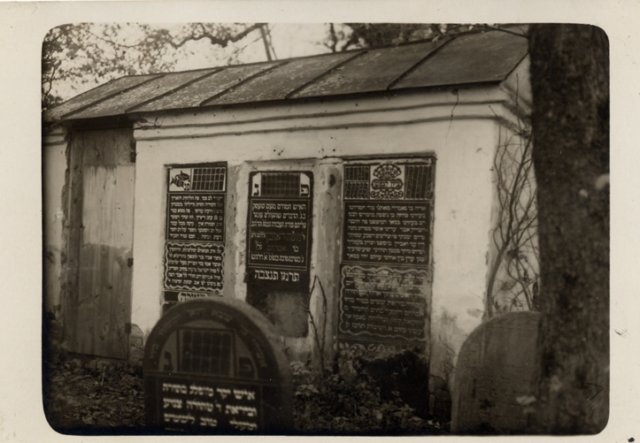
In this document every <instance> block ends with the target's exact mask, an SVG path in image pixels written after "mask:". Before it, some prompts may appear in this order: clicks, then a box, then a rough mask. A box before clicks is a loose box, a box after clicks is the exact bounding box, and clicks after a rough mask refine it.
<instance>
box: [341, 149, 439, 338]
mask: <svg viewBox="0 0 640 443" xmlns="http://www.w3.org/2000/svg"><path fill="white" fill-rule="evenodd" d="M432 166H433V165H432V161H431V159H422V160H414V161H409V160H393V161H391V160H389V161H379V162H369V163H362V164H358V163H353V164H347V165H345V179H344V225H343V235H344V237H343V238H344V241H343V246H342V265H341V272H340V300H339V321H338V335H339V341H340V344H341V347H342V348H344V347H349V348H354V347H356V348H359V349H361V350H381V349H383V350H400V349H407V348H416V347H417V348H420V349H424V346H425V329H426V326H427V325H426V322H427V321H428V306H427V296H428V293H429V290H430V275H429V242H430V239H431V231H430V227H431V208H432V178H433V167H432Z"/></svg>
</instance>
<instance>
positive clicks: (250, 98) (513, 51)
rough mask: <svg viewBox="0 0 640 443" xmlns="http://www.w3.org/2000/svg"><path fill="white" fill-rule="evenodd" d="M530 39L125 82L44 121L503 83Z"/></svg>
mask: <svg viewBox="0 0 640 443" xmlns="http://www.w3.org/2000/svg"><path fill="white" fill-rule="evenodd" d="M526 53H527V40H526V39H525V38H523V37H521V36H518V35H515V34H513V33H508V32H502V31H488V32H475V33H469V34H461V35H459V36H457V37H453V38H451V39H447V40H442V41H439V42H436V43H434V42H418V43H410V44H406V45H400V46H393V47H387V48H379V49H370V50H355V51H348V52H343V53H337V54H321V55H316V56H311V57H299V58H293V59H288V60H282V61H276V62H264V63H253V64H246V65H232V66H227V67H218V68H211V69H204V70H203V69H201V70H196V71H185V72H175V73H166V74H152V75H139V76H128V77H122V78H119V79H117V80H113V81H111V82H108V83H106V84H104V85H101V86H98V87H97V88H94V89H92V90H90V91H87V92H85V93H83V94H80V95H78V96H76V97H74V98H72V99H70V100H68V101H67V102H65V103H63V104H61V105H60V106H57V107H56V108H53V109H52V110H50V111H49V112H47V114H46V116H45V118H46V120H47V121H57V120H80V119H92V118H99V117H110V116H118V115H124V114H131V113H142V112H158V111H166V110H176V109H191V108H199V107H208V106H220V105H234V104H243V103H256V102H265V101H280V100H295V99H300V98H305V99H306V98H322V97H335V96H344V95H351V94H360V93H376V92H380V93H388V92H389V91H398V90H402V89H413V88H428V87H452V86H464V85H470V84H479V83H499V82H501V81H503V80H504V79H505V78H506V77H507V76H508V75H509V73H510V72H511V71H512V70H513V69H514V68H515V67H516V66H517V65H518V64H519V63H520V61H522V59H523V58H524V56H525V55H526Z"/></svg>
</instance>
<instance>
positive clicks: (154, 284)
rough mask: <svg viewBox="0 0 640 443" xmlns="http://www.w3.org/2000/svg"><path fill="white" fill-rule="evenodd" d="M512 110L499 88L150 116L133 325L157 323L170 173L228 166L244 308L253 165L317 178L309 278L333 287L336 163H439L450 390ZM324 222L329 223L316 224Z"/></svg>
mask: <svg viewBox="0 0 640 443" xmlns="http://www.w3.org/2000/svg"><path fill="white" fill-rule="evenodd" d="M507 100H508V94H507V93H506V92H505V91H503V90H501V89H500V88H497V87H496V88H486V89H473V90H462V91H455V92H451V91H447V92H437V93H420V94H418V93H415V94H411V95H399V96H395V97H388V98H363V99H349V100H344V101H335V102H316V103H298V104H294V105H278V106H270V107H254V108H236V109H227V110H215V109H212V110H207V111H201V112H198V113H193V112H190V113H175V114H165V115H162V116H157V117H153V118H152V117H149V116H146V122H145V123H140V124H138V126H137V127H136V129H135V131H134V137H135V138H136V142H137V146H136V148H137V161H136V191H135V192H136V194H135V220H134V248H133V250H134V257H135V266H134V273H133V294H132V299H133V300H132V302H133V306H132V323H133V324H135V325H137V326H139V327H140V328H141V329H142V330H143V331H144V332H145V334H147V333H148V332H149V331H150V330H151V328H152V327H153V325H154V324H155V323H156V322H157V320H158V319H159V317H160V312H161V296H162V291H163V288H162V275H163V262H162V257H163V247H164V222H165V210H166V207H165V205H166V182H165V181H166V175H165V167H166V165H168V164H176V163H185V164H186V163H199V162H215V161H226V162H227V163H228V168H229V189H228V192H227V199H228V204H227V214H226V217H227V221H228V223H229V222H230V223H232V224H233V226H230V227H229V228H228V229H227V234H226V237H227V238H226V251H225V289H224V294H225V296H231V297H238V298H240V299H243V298H244V297H245V295H246V288H245V283H244V281H243V275H244V271H245V268H244V263H245V262H244V254H245V248H246V231H245V229H246V226H245V225H246V211H247V195H246V193H247V177H248V173H249V171H250V170H251V168H252V167H255V166H256V165H258V164H259V162H269V161H279V162H281V163H280V164H281V165H284V167H285V168H290V167H293V166H292V165H295V164H296V162H297V161H300V162H301V164H302V165H308V166H309V167H310V168H311V169H312V170H313V172H314V180H315V186H314V206H315V207H316V208H325V209H328V212H327V211H324V212H323V210H315V209H314V222H313V240H314V244H313V246H312V270H311V272H312V274H311V278H312V279H313V276H314V274H319V275H324V276H326V277H327V278H330V275H332V274H335V269H334V266H335V260H338V256H337V254H333V256H334V257H335V259H334V260H331V256H332V254H328V255H327V254H326V253H325V254H324V255H323V254H322V253H321V252H320V251H324V250H325V249H326V242H327V241H329V240H328V239H329V236H328V235H327V233H326V232H325V231H323V230H326V229H328V228H327V227H326V223H325V222H331V220H333V222H334V223H335V221H336V218H339V213H340V206H341V204H342V203H341V200H340V188H341V183H338V186H337V188H336V187H334V188H333V189H329V180H328V179H327V177H328V176H329V175H330V174H331V173H332V171H334V172H335V168H336V165H337V164H339V162H340V161H341V160H340V159H341V158H348V157H352V156H371V155H400V154H407V155H415V154H432V155H434V156H435V157H436V178H435V208H434V226H433V267H434V271H433V275H434V280H433V296H432V303H431V306H432V312H431V337H430V339H431V350H430V351H431V372H432V374H433V375H436V376H439V377H442V378H444V379H445V380H447V379H448V378H449V376H450V373H451V369H452V367H453V364H454V360H455V355H456V354H457V351H458V350H459V348H460V346H461V345H462V342H463V341H464V339H465V337H466V336H467V335H468V334H469V333H470V332H471V331H472V330H473V329H474V328H475V327H476V326H477V325H478V324H479V323H480V321H481V317H482V310H483V301H484V295H485V293H484V292H485V286H486V276H487V259H488V252H489V232H490V228H491V226H490V223H491V211H492V199H493V197H494V195H493V184H492V172H491V167H492V161H493V155H494V151H495V144H496V131H495V128H496V124H497V123H496V121H497V120H499V119H501V118H508V117H500V116H499V115H497V114H496V112H495V110H496V109H498V108H501V106H502V105H503V103H504V102H505V101H507ZM274 165H275V163H274ZM269 167H273V166H269ZM298 169H300V168H298ZM305 169H309V168H306V166H305ZM336 189H337V192H336ZM331 208H334V209H335V211H333V212H332V211H331ZM318 214H324V215H321V217H323V218H321V219H318ZM331 214H333V216H331ZM335 241H336V242H339V239H336V240H335ZM230 273H231V274H232V275H229V274H230ZM333 281H334V283H335V284H334V285H332V286H331V287H329V288H326V289H327V296H328V297H329V298H335V297H337V292H338V287H337V281H336V280H335V278H334V280H333ZM318 307H319V303H318V299H317V296H314V298H312V300H311V312H312V314H313V315H315V316H316V318H317V315H318V311H319V309H318ZM286 345H287V346H288V347H289V348H290V349H294V350H295V351H297V353H298V354H299V353H300V352H303V351H304V350H308V349H310V348H311V347H312V337H311V334H309V336H308V337H306V338H301V339H288V340H287V343H286Z"/></svg>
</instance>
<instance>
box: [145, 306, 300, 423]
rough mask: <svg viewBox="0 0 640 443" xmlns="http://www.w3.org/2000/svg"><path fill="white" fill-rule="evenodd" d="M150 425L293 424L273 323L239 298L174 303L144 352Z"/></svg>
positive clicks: (288, 385) (284, 368)
mask: <svg viewBox="0 0 640 443" xmlns="http://www.w3.org/2000/svg"><path fill="white" fill-rule="evenodd" d="M144 386H145V388H144V389H145V410H146V420H147V425H148V427H149V429H150V430H151V431H154V432H167V433H174V432H175V433H181V432H182V433H190V434H233V433H259V434H268V433H279V432H286V431H290V430H291V426H292V424H291V396H292V394H291V373H290V368H289V363H288V360H287V358H286V357H285V355H284V353H283V352H282V350H281V349H280V347H279V345H278V343H277V336H276V334H275V332H274V331H273V328H272V326H271V324H270V323H269V322H268V321H267V320H266V319H265V318H264V317H263V316H262V314H260V313H259V312H258V311H257V310H255V309H254V308H252V307H251V306H248V305H247V304H246V303H244V302H242V301H239V300H230V299H223V298H211V299H198V300H192V301H187V302H185V303H181V304H178V305H176V306H175V307H173V308H172V309H171V310H169V311H168V312H167V314H166V315H165V316H164V317H162V318H161V319H160V321H159V322H158V323H157V324H156V326H155V327H154V328H153V330H152V331H151V334H150V335H149V338H148V340H147V344H146V346H145V357H144Z"/></svg>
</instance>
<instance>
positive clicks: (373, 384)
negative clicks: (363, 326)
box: [291, 352, 444, 434]
mask: <svg viewBox="0 0 640 443" xmlns="http://www.w3.org/2000/svg"><path fill="white" fill-rule="evenodd" d="M367 363H368V362H367V361H366V360H365V359H362V358H358V357H356V356H355V355H354V354H352V353H349V352H341V353H339V354H337V355H336V358H335V360H334V365H333V367H332V368H331V369H330V370H326V371H324V372H322V371H319V370H317V369H312V368H311V367H310V365H309V364H304V363H301V362H292V363H291V368H292V372H293V376H294V385H295V392H294V426H295V428H296V430H297V431H299V432H302V433H330V434H440V433H443V432H444V429H443V428H442V426H441V425H440V424H439V423H436V422H434V421H431V420H425V419H423V418H420V417H418V416H416V415H415V411H414V409H413V408H411V407H410V406H409V405H407V404H406V403H405V402H404V401H403V400H402V399H401V397H400V394H399V392H398V391H397V390H395V389H394V390H390V391H389V392H386V393H385V392H384V391H385V389H384V388H383V387H382V386H381V383H380V382H379V380H378V379H376V378H375V377H374V376H373V375H372V374H371V373H369V372H368V371H367V369H366V368H367ZM388 375H389V376H391V375H392V374H388Z"/></svg>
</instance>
